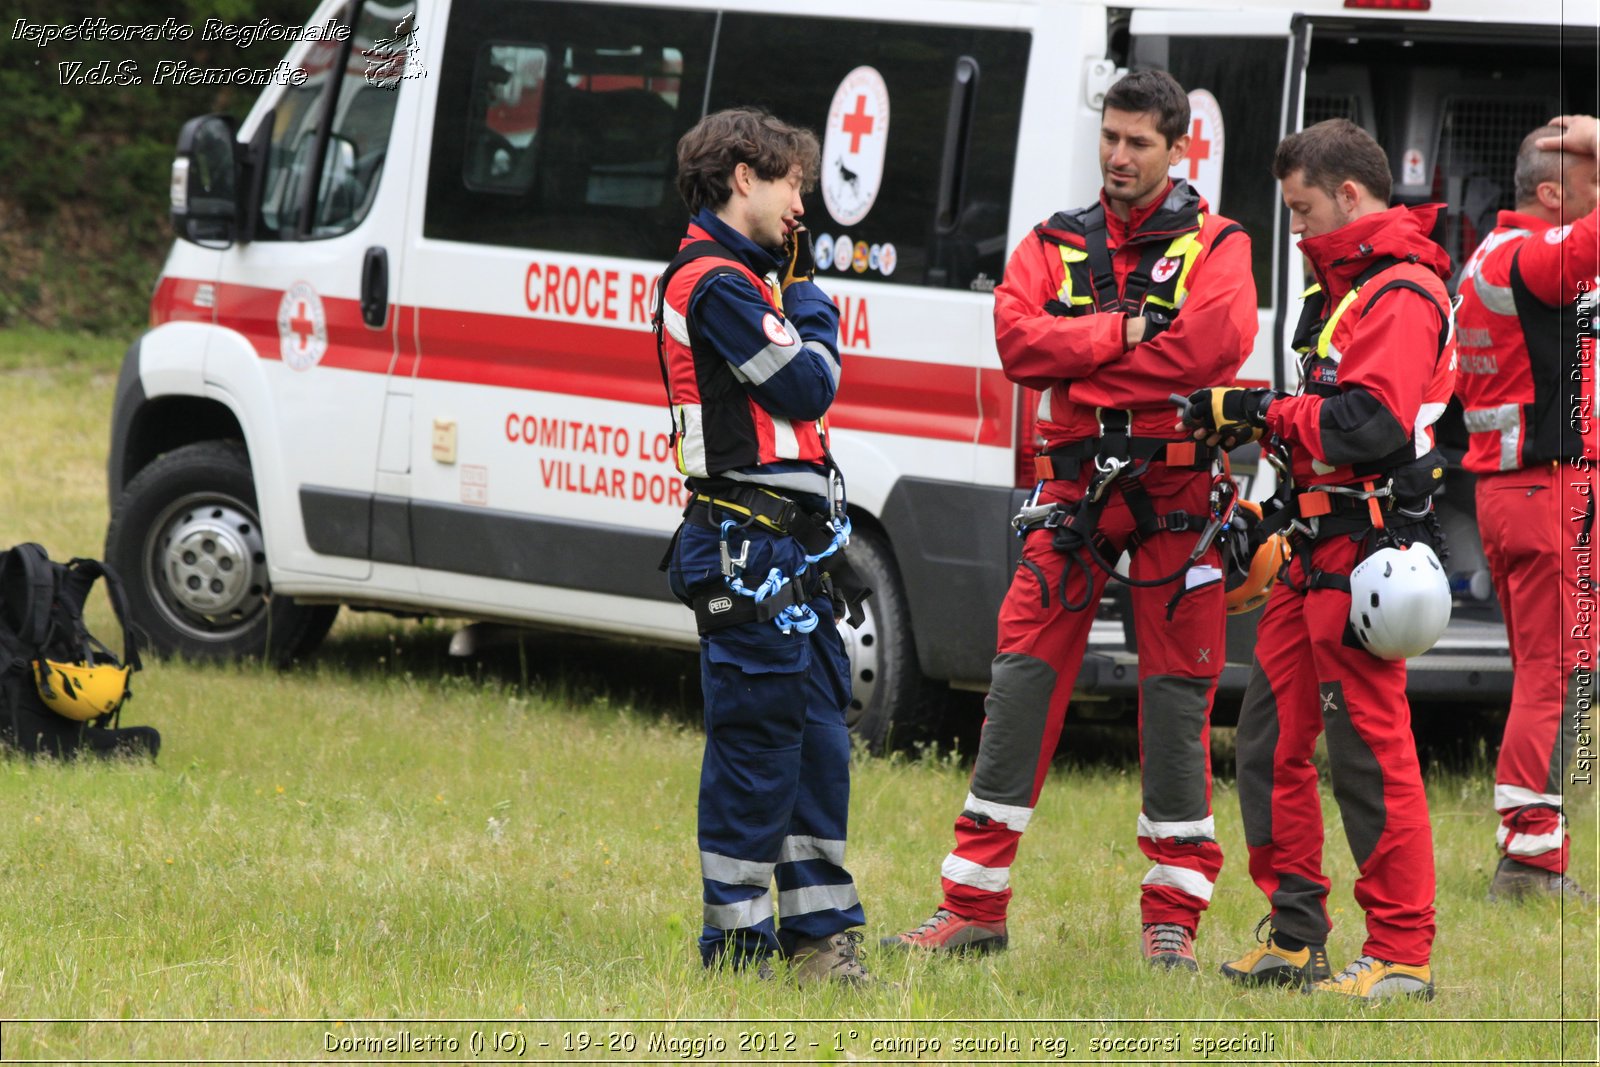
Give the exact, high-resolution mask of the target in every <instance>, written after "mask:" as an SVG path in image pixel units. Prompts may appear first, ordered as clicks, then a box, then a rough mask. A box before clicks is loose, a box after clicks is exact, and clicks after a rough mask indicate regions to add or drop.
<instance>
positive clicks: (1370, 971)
mask: <svg viewBox="0 0 1600 1067" xmlns="http://www.w3.org/2000/svg"><path fill="white" fill-rule="evenodd" d="M1311 992H1313V993H1338V994H1340V995H1341V996H1346V997H1354V998H1356V999H1358V1000H1385V999H1387V998H1389V997H1421V998H1422V999H1423V1000H1432V999H1433V968H1432V967H1430V966H1428V965H1427V964H1426V963H1424V964H1423V965H1422V966H1420V967H1416V966H1412V965H1411V964H1409V963H1390V962H1389V961H1387V960H1380V959H1377V958H1375V957H1372V956H1357V957H1356V958H1355V959H1353V960H1351V961H1350V965H1349V966H1348V967H1346V968H1345V969H1344V970H1342V971H1340V972H1339V973H1338V974H1336V975H1334V976H1333V977H1331V978H1324V979H1323V980H1322V981H1320V982H1318V983H1316V984H1315V985H1313V986H1312V987H1311Z"/></svg>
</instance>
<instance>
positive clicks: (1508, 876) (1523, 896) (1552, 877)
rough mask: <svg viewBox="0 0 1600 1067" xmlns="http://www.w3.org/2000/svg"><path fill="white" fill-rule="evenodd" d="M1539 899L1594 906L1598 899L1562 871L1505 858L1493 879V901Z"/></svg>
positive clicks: (1502, 859) (1490, 885)
mask: <svg viewBox="0 0 1600 1067" xmlns="http://www.w3.org/2000/svg"><path fill="white" fill-rule="evenodd" d="M1536 897H1543V898H1548V899H1557V900H1566V901H1568V902H1570V903H1573V904H1593V903H1594V902H1595V898H1594V896H1593V895H1592V894H1591V893H1589V892H1588V891H1587V890H1585V889H1584V888H1583V886H1581V885H1579V884H1578V883H1577V882H1575V881H1573V880H1572V879H1571V878H1569V877H1568V876H1567V875H1566V874H1565V873H1564V872H1562V871H1551V870H1546V869H1545V868H1543V867H1535V866H1533V865H1532V864H1531V863H1523V862H1522V861H1520V860H1514V859H1512V858H1511V857H1510V856H1501V857H1500V864H1499V866H1497V867H1496V868H1495V869H1494V877H1493V878H1491V879H1490V880H1489V899H1490V900H1495V901H1499V900H1530V899H1533V898H1536Z"/></svg>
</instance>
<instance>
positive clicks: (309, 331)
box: [278, 282, 328, 370]
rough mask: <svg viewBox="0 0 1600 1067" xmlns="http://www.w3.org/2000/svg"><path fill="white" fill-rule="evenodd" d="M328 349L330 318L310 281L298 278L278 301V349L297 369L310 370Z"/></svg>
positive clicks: (284, 359) (290, 364) (285, 360)
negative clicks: (299, 280)
mask: <svg viewBox="0 0 1600 1067" xmlns="http://www.w3.org/2000/svg"><path fill="white" fill-rule="evenodd" d="M327 351H328V318H327V316H326V315H325V314H324V313H323V310H322V298H321V297H320V296H318V295H317V291H316V290H315V289H313V288H311V284H310V283H309V282H295V283H294V284H293V285H291V286H290V287H289V290H288V292H286V293H284V294H283V299H282V300H280V301H278V352H279V354H280V355H282V357H283V361H284V362H285V363H287V364H288V365H289V366H291V367H293V368H294V369H295V370H310V369H311V368H312V367H315V366H316V365H317V363H318V361H320V360H321V359H322V356H323V353H325V352H327Z"/></svg>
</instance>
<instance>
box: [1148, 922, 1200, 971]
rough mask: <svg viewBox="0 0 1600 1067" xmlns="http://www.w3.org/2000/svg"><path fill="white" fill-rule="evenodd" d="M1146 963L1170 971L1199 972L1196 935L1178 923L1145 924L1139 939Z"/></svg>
mask: <svg viewBox="0 0 1600 1067" xmlns="http://www.w3.org/2000/svg"><path fill="white" fill-rule="evenodd" d="M1139 944H1140V949H1141V951H1142V952H1143V953H1144V958H1145V962H1146V963H1148V964H1150V966H1152V967H1165V968H1166V969H1167V970H1169V971H1175V970H1184V971H1198V970H1199V969H1200V964H1199V963H1197V962H1195V958H1194V935H1193V934H1192V933H1190V932H1189V928H1188V927H1187V926H1180V925H1178V924H1177V923H1145V924H1144V931H1143V933H1142V934H1141V935H1140V938H1139Z"/></svg>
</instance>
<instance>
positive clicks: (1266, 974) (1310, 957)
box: [1222, 931, 1333, 989]
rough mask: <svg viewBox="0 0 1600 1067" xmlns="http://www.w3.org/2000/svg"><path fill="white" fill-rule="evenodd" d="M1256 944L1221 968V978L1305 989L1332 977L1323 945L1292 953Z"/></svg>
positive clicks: (1269, 942) (1272, 944)
mask: <svg viewBox="0 0 1600 1067" xmlns="http://www.w3.org/2000/svg"><path fill="white" fill-rule="evenodd" d="M1272 937H1273V932H1272V931H1268V933H1267V940H1266V943H1265V944H1263V945H1258V946H1256V947H1255V948H1253V949H1251V950H1250V951H1249V952H1246V953H1245V954H1244V955H1243V956H1241V957H1239V958H1238V959H1236V960H1230V961H1229V962H1227V963H1224V964H1223V965H1222V977H1224V978H1226V979H1228V980H1229V981H1230V982H1238V983H1239V984H1240V985H1293V986H1299V987H1300V988H1301V989H1309V988H1310V987H1311V986H1312V985H1313V984H1314V983H1316V982H1321V981H1323V980H1324V979H1327V978H1332V977H1333V968H1331V967H1329V966H1328V949H1327V947H1326V946H1324V945H1307V946H1306V947H1305V948H1302V949H1298V950H1293V951H1291V950H1290V949H1286V948H1284V947H1283V946H1282V945H1279V944H1278V943H1276V942H1275V941H1273V939H1272Z"/></svg>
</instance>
